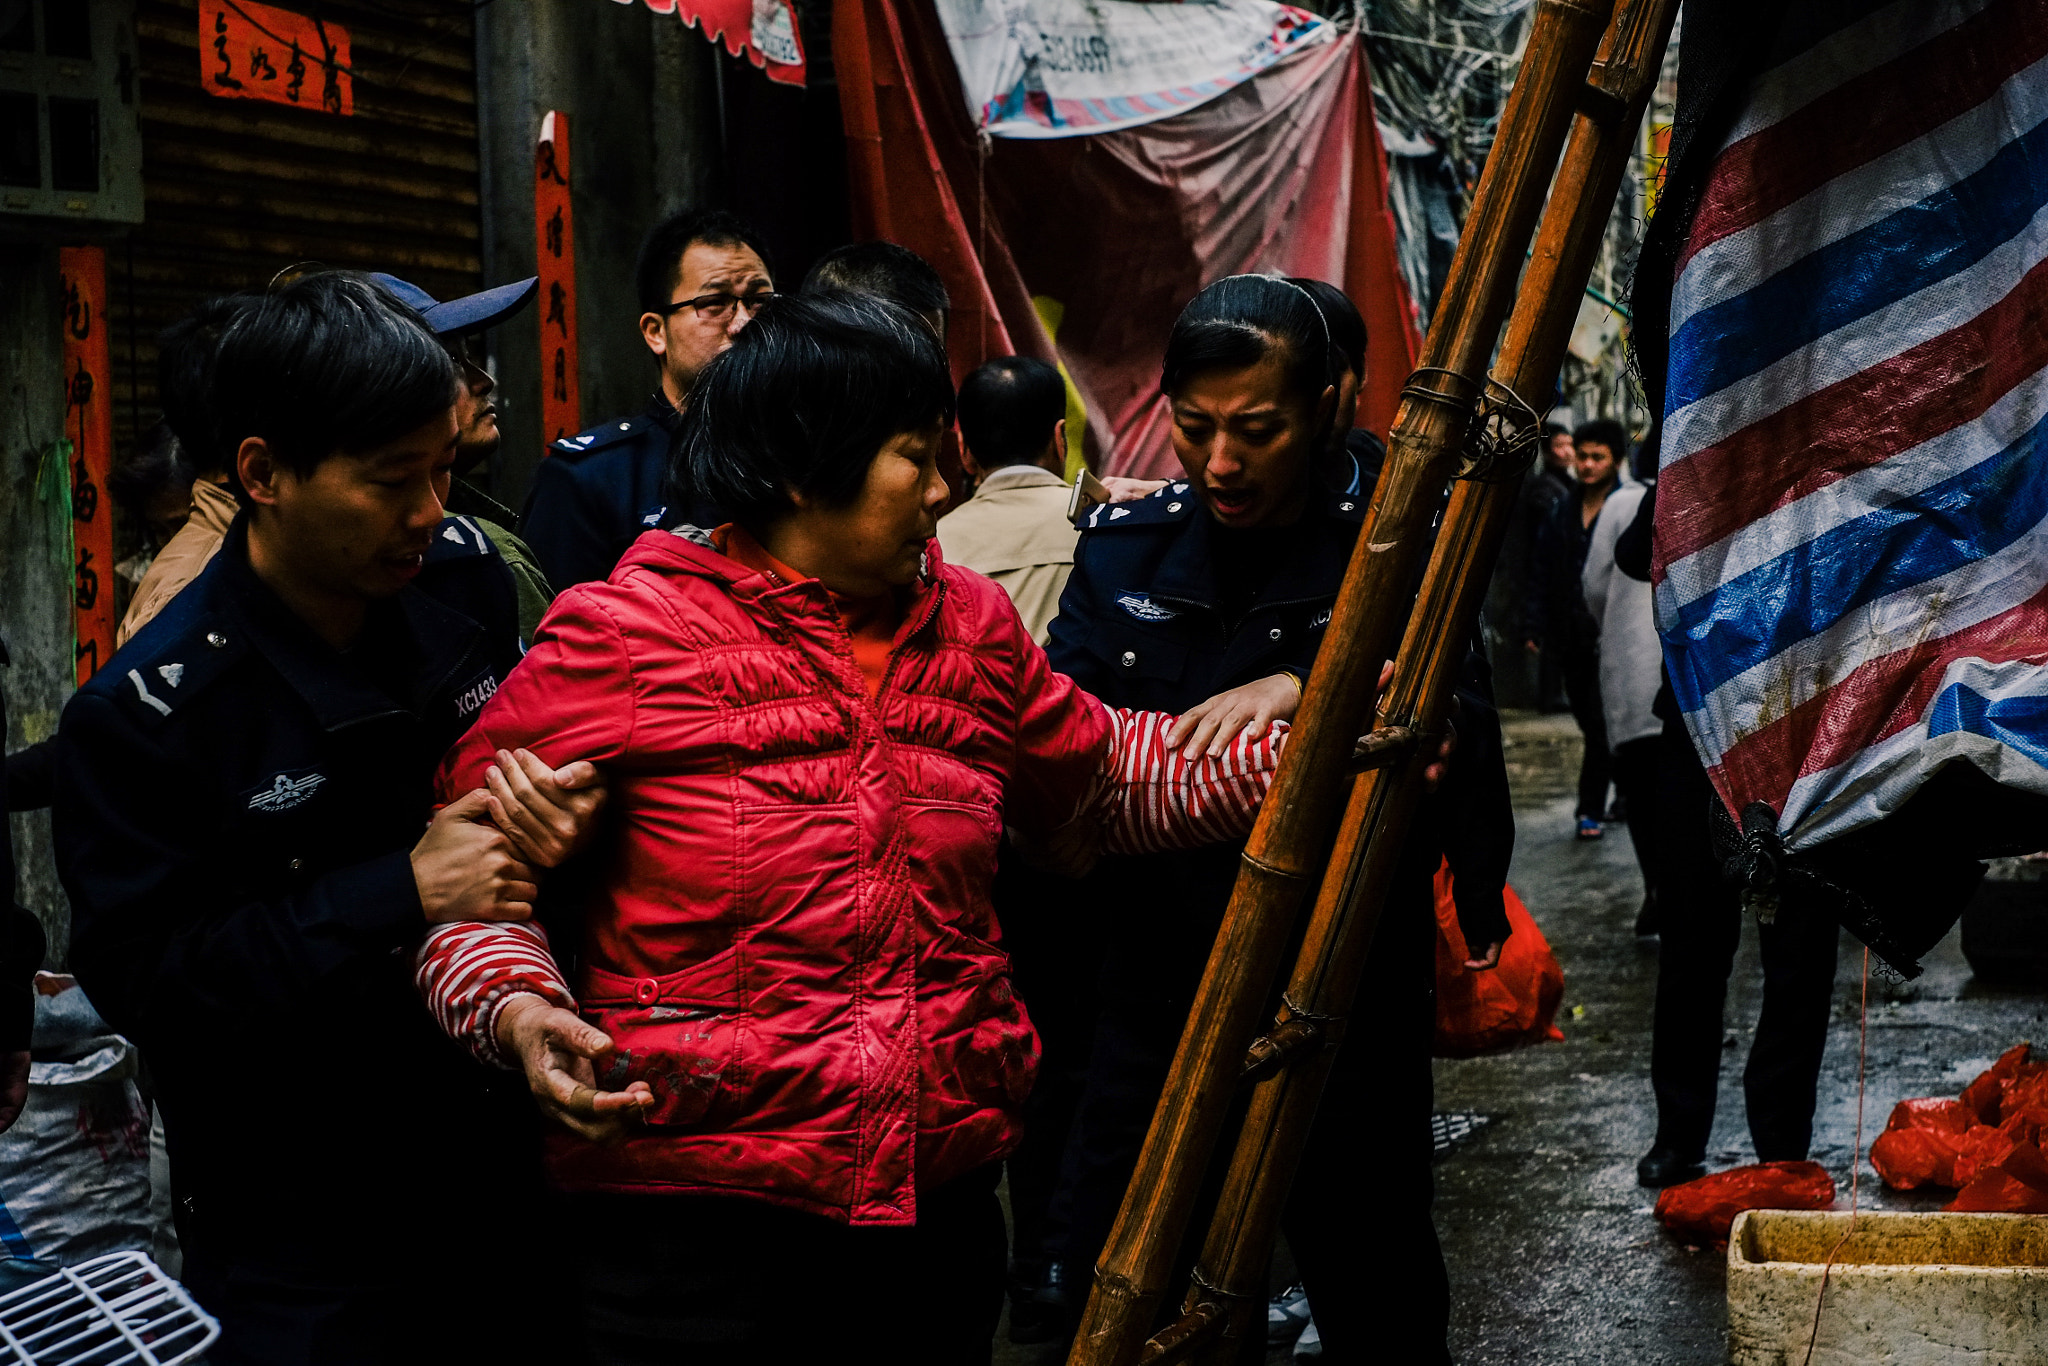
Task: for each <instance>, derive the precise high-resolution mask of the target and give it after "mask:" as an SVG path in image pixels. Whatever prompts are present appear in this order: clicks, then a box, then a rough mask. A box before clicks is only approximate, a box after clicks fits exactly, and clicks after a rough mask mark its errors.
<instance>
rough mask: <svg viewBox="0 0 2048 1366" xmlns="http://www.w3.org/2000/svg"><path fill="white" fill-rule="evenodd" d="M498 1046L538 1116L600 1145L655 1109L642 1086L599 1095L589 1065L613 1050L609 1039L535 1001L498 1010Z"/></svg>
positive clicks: (527, 998) (519, 999) (517, 1001)
mask: <svg viewBox="0 0 2048 1366" xmlns="http://www.w3.org/2000/svg"><path fill="white" fill-rule="evenodd" d="M497 1034H498V1047H499V1048H500V1049H501V1050H503V1051H504V1053H505V1054H506V1056H508V1057H511V1058H515V1059H517V1060H518V1063H519V1066H520V1069H521V1070H522V1071H524V1072H525V1073H526V1085H527V1089H529V1090H530V1091H532V1092H533V1098H534V1101H535V1103H537V1104H538V1105H539V1106H540V1112H541V1114H542V1115H544V1116H546V1117H547V1118H549V1119H552V1120H554V1121H555V1122H556V1123H557V1124H560V1125H562V1126H563V1127H564V1128H566V1129H569V1130H570V1131H571V1132H573V1133H576V1134H579V1135H581V1136H582V1137H584V1138H587V1139H591V1140H592V1141H594V1142H598V1143H616V1142H617V1141H619V1140H620V1139H622V1138H624V1137H626V1135H628V1134H630V1133H632V1132H633V1130H634V1129H635V1128H637V1127H638V1126H639V1123H640V1120H641V1118H642V1116H644V1115H645V1114H646V1113H647V1111H648V1110H649V1109H651V1108H653V1105H654V1092H653V1091H652V1090H651V1089H650V1088H649V1087H648V1085H647V1083H646V1082H644V1081H636V1082H633V1083H631V1084H630V1085H628V1086H627V1087H626V1089H625V1090H623V1091H600V1090H598V1088H597V1070H596V1068H595V1067H593V1066H592V1064H593V1063H594V1062H595V1061H596V1060H597V1059H599V1058H602V1057H604V1056H606V1055H607V1054H609V1053H610V1052H611V1051H612V1041H611V1038H610V1036H609V1035H607V1034H606V1033H605V1032H604V1031H603V1030H601V1029H598V1028H597V1027H596V1026H594V1025H591V1024H589V1023H587V1022H585V1021H584V1020H583V1019H581V1018H580V1017H579V1016H577V1015H576V1013H575V1012H574V1011H569V1010H563V1009H562V1008H561V1007H559V1006H553V1005H549V1004H548V1003H547V1001H545V1000H544V999H542V998H541V997H539V996H534V995H530V994H529V995H519V996H514V997H513V998H512V999H511V1000H509V1001H507V1002H506V1003H505V1004H504V1006H503V1008H502V1009H500V1010H499V1011H498V1021H497Z"/></svg>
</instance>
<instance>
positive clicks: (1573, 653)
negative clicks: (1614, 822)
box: [1564, 644, 1614, 821]
mask: <svg viewBox="0 0 2048 1366" xmlns="http://www.w3.org/2000/svg"><path fill="white" fill-rule="evenodd" d="M1564 693H1565V697H1566V698H1567V699H1569V700H1570V702H1571V704H1572V720H1574V721H1576V722H1578V723H1579V734H1580V735H1582V736H1584V737H1585V741H1586V747H1585V753H1584V754H1583V755H1582V756H1581V757H1580V759H1579V809H1578V814H1579V815H1581V816H1591V817H1592V818H1593V819H1594V820H1596V821H1604V820H1606V819H1607V784H1608V780H1609V777H1610V775H1611V772H1612V768H1613V762H1614V761H1613V756H1612V755H1610V754H1609V753H1608V751H1607V715H1606V713H1605V712H1604V711H1603V710H1602V709H1601V705H1600V650H1599V647H1598V646H1596V645H1577V644H1574V645H1571V646H1568V647H1566V649H1565V651H1564Z"/></svg>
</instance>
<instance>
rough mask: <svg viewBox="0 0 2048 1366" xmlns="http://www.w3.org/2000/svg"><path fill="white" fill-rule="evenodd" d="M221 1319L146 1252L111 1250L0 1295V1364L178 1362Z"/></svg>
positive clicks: (201, 1345)
mask: <svg viewBox="0 0 2048 1366" xmlns="http://www.w3.org/2000/svg"><path fill="white" fill-rule="evenodd" d="M219 1336H220V1324H219V1323H217V1322H216V1321H215V1320H214V1319H213V1318H212V1317H211V1316H209V1315H208V1314H207V1313H206V1312H205V1311H204V1310H202V1309H200V1307H199V1306H198V1305H196V1304H194V1303H193V1302H192V1298H191V1296H189V1295H187V1294H186V1293H185V1289H184V1287H183V1286H181V1285H179V1284H178V1283H177V1282H176V1281H174V1280H172V1279H171V1278H170V1277H169V1276H166V1275H165V1274H164V1273H163V1270H162V1268H160V1267H158V1266H157V1264H156V1263H155V1262H153V1261H151V1260H150V1259H149V1257H148V1255H147V1254H146V1253H141V1252H116V1253H112V1254H110V1255H108V1256H105V1257H95V1258H93V1259H92V1260H91V1261H89V1262H81V1263H79V1264H78V1265H77V1266H68V1267H65V1268H64V1269H63V1270H62V1271H59V1272H58V1273H57V1274H56V1275H54V1276H47V1277H45V1278H43V1279H42V1280H40V1281H35V1282H33V1283H31V1284H29V1285H25V1286H23V1287H21V1288H20V1289H19V1290H14V1291H11V1292H9V1293H8V1294H5V1295H0V1354H4V1355H0V1366H117V1363H118V1364H119V1366H176V1363H178V1362H181V1361H190V1360H191V1359H192V1358H194V1357H196V1356H198V1355H199V1354H200V1353H201V1352H203V1351H205V1350H206V1349H207V1348H208V1347H210V1346H212V1345H213V1340H214V1339H215V1338H217V1337H219Z"/></svg>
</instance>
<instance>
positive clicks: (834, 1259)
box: [536, 1163, 1004, 1366]
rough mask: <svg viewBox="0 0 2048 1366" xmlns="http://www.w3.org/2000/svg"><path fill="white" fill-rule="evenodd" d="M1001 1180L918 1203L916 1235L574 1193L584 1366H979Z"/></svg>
mask: <svg viewBox="0 0 2048 1366" xmlns="http://www.w3.org/2000/svg"><path fill="white" fill-rule="evenodd" d="M997 1170H998V1169H997V1167H996V1165H995V1164H993V1163H991V1164H990V1165H989V1166H987V1167H984V1168H982V1169H981V1170H980V1171H977V1172H972V1173H970V1174H968V1175H967V1176H964V1177H961V1178H960V1179H959V1180H956V1181H952V1182H948V1183H947V1184H946V1185H945V1186H942V1187H940V1188H939V1189H937V1190H933V1191H919V1192H918V1201H917V1206H918V1208H917V1216H918V1217H917V1224H916V1226H915V1227H911V1228H851V1227H848V1226H847V1225H845V1224H841V1223H837V1222H835V1221H833V1220H830V1219H825V1218H822V1217H820V1216H818V1215H815V1214H804V1213H801V1212H799V1211H796V1210H788V1209H781V1208H778V1207H776V1206H773V1205H767V1204H763V1203H761V1202H759V1201H755V1200H726V1199H716V1198H709V1197H702V1196H685V1195H672V1196H660V1195H647V1196H636V1195H605V1196H591V1195H585V1196H576V1197H571V1198H570V1199H569V1200H568V1201H567V1204H566V1211H565V1216H564V1217H565V1219H566V1221H567V1226H568V1230H569V1243H570V1247H571V1249H572V1253H573V1256H574V1259H575V1263H576V1265H575V1276H576V1290H577V1296H578V1300H579V1307H580V1315H579V1317H580V1319H581V1325H580V1326H581V1330H582V1334H583V1355H582V1360H583V1361H584V1362H586V1363H589V1366H679V1364H680V1363H687V1366H780V1363H785V1362H786V1363H791V1366H794V1364H795V1363H799V1362H801V1363H806V1366H808V1364H809V1363H814V1362H819V1361H834V1360H875V1361H889V1362H892V1363H893V1362H903V1363H915V1366H987V1363H988V1360H989V1352H990V1343H991V1340H992V1339H993V1338H994V1336H995V1330H996V1320H997V1318H998V1317H999V1316H1000V1314H1001V1312H1002V1299H1003V1257H1004V1247H1003V1243H1004V1236H1003V1211H1002V1206H1001V1205H1000V1204H998V1203H997V1201H996V1194H995V1188H996V1176H997ZM545 1307H546V1306H545V1304H541V1305H536V1310H537V1311H539V1310H541V1309H543V1308H545Z"/></svg>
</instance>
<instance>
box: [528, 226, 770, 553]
mask: <svg viewBox="0 0 2048 1366" xmlns="http://www.w3.org/2000/svg"><path fill="white" fill-rule="evenodd" d="M634 283H635V286H636V289H637V291H638V294H639V302H640V337H641V340H643V341H645V342H646V343H647V349H648V351H650V352H651V353H653V356H654V359H655V362H656V364H657V365H659V366H660V369H661V385H660V387H659V388H658V389H656V390H655V392H654V397H653V398H652V399H650V400H649V401H648V404H647V407H646V409H645V410H644V411H643V412H642V413H641V414H640V415H639V416H637V417H629V418H614V419H613V420H612V421H610V422H601V423H599V424H598V425H597V426H595V427H592V428H590V429H589V430H587V431H582V432H578V433H577V434H576V435H574V436H570V437H564V438H563V439H562V440H560V441H556V442H553V443H552V444H550V445H549V447H548V458H547V459H546V460H543V461H542V462H541V466H540V470H539V471H538V472H537V473H536V474H535V476H534V481H533V492H532V493H531V494H530V495H529V496H528V498H527V503H526V518H525V526H524V530H525V535H526V539H527V543H528V544H529V545H531V546H532V547H533V550H534V553H535V554H536V555H537V556H538V557H539V558H540V563H541V568H542V569H544V570H545V571H546V572H547V576H548V579H549V581H550V582H551V583H553V584H554V586H555V587H556V588H557V589H563V588H568V587H569V586H570V585H572V584H578V583H587V582H590V581H591V580H594V579H596V580H601V579H606V578H609V577H610V576H611V572H612V568H613V566H615V565H616V564H617V563H618V562H619V557H620V556H621V555H623V554H624V553H625V551H626V547H628V546H630V545H631V544H632V543H633V541H634V540H635V539H636V538H637V537H638V536H639V535H640V534H641V533H642V532H644V531H647V530H649V529H651V528H653V527H656V526H660V525H664V524H668V525H674V524H676V523H679V522H689V523H693V524H695V525H697V526H704V527H711V526H717V525H719V524H720V523H722V522H724V521H726V520H728V519H727V518H726V517H725V516H724V514H723V513H722V512H721V511H720V510H719V509H717V508H716V507H714V506H712V505H710V504H708V503H706V502H705V501H704V500H703V499H701V498H697V497H694V496H689V497H684V498H682V499H679V500H674V501H675V505H674V506H673V507H671V506H670V504H671V501H672V500H671V499H670V497H669V496H668V491H667V489H666V483H667V480H668V464H669V449H670V446H671V445H672V443H673V441H674V435H675V429H676V424H677V423H678V422H679V421H680V420H681V413H682V409H683V407H684V405H685V404H687V403H688V402H689V399H690V390H691V389H692V388H693V387H694V386H695V385H696V383H697V376H698V374H699V373H701V372H702V371H703V369H704V367H705V366H706V365H708V364H710V363H711V358H712V357H713V356H716V355H717V354H718V353H719V352H721V351H723V350H725V348H726V347H728V346H730V345H732V339H733V337H734V336H735V335H736V334H737V333H738V332H739V330H740V329H741V328H742V327H745V326H746V325H747V324H748V323H749V322H751V321H753V317H754V313H755V312H756V311H757V310H758V309H759V308H760V307H761V305H762V304H764V303H766V302H767V301H768V300H769V299H772V298H774V297H775V281H774V277H773V275H772V273H771V271H770V268H769V265H768V248H767V246H766V245H765V244H764V243H763V241H762V240H761V237H760V234H758V233H756V232H755V231H754V230H753V229H752V228H750V227H748V226H747V225H746V224H745V223H743V222H741V221H740V220H739V219H738V218H736V217H734V216H733V215H732V214H729V213H724V212H721V211H718V210H714V209H697V210H691V211H688V212H685V213H680V214H677V215H675V216H673V217H671V218H667V219H664V220H663V221H662V222H660V223H657V224H656V225H655V226H654V229H653V231H651V232H649V233H648V234H647V240H646V241H645V242H644V243H643V244H642V245H641V248H640V261H639V265H638V267H637V269H636V271H635V274H634Z"/></svg>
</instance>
